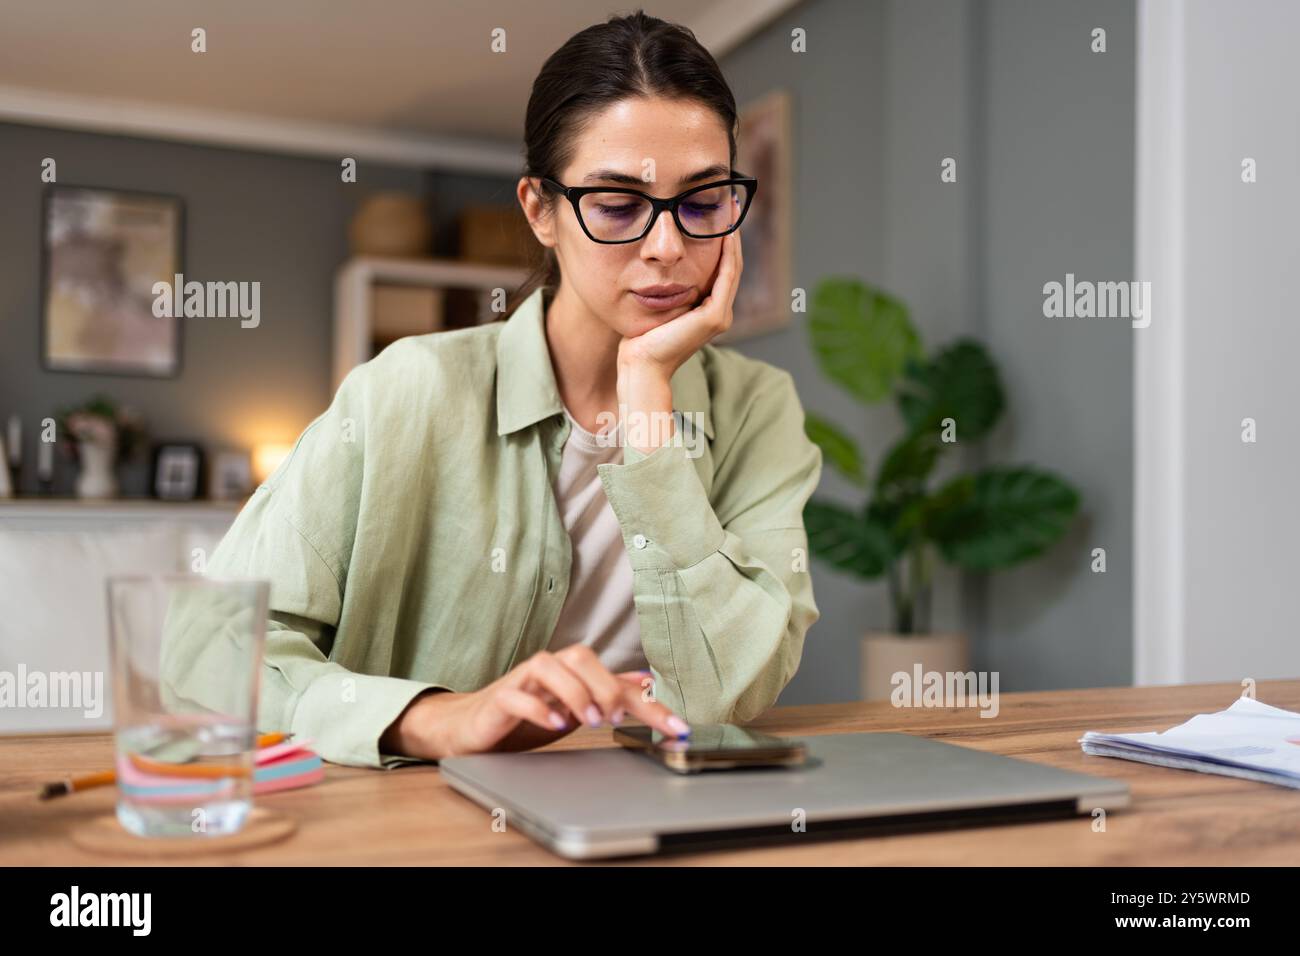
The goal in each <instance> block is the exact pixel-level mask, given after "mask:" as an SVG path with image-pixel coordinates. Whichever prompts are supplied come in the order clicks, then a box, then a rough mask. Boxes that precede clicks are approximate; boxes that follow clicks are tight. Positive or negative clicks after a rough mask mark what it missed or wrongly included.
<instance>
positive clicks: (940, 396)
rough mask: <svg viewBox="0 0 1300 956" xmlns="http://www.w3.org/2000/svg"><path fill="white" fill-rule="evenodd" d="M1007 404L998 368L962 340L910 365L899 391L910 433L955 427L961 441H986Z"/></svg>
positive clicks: (977, 347) (981, 351) (975, 346)
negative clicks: (948, 420) (950, 423)
mask: <svg viewBox="0 0 1300 956" xmlns="http://www.w3.org/2000/svg"><path fill="white" fill-rule="evenodd" d="M1003 404H1004V399H1003V394H1002V381H1001V379H1000V378H999V376H998V370H997V366H995V365H994V364H993V360H992V359H990V358H989V355H988V353H987V352H985V351H984V348H983V347H982V346H981V345H979V344H978V343H975V342H972V341H969V340H964V341H960V342H957V343H955V344H953V345H950V346H949V347H948V348H945V349H943V350H942V351H940V352H938V353H937V354H936V355H935V356H934V357H933V358H932V359H931V360H930V361H928V362H917V361H913V362H909V363H908V366H907V369H906V373H905V375H904V377H903V380H902V382H901V383H900V384H899V390H898V408H899V411H901V412H902V413H903V420H904V421H906V422H907V426H908V428H909V430H911V431H912V432H917V431H929V430H933V429H938V428H939V427H940V425H941V423H942V422H943V420H944V419H945V418H951V419H952V420H953V422H955V423H956V429H955V430H956V436H957V439H958V440H959V441H971V440H974V439H977V438H983V437H984V436H985V435H986V434H988V432H989V430H990V429H991V428H992V427H993V426H994V424H996V423H997V420H998V418H999V417H1000V416H1001V414H1002V407H1003Z"/></svg>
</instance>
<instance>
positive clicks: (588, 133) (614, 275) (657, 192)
mask: <svg viewBox="0 0 1300 956" xmlns="http://www.w3.org/2000/svg"><path fill="white" fill-rule="evenodd" d="M730 155H731V150H730V144H729V142H728V139H727V131H726V127H725V126H724V125H723V122H722V120H721V119H720V118H719V117H718V115H717V114H716V113H714V112H713V111H712V110H710V109H709V108H708V107H706V106H704V105H703V104H700V103H697V102H695V101H693V100H672V99H664V98H659V97H655V98H647V97H640V96H637V97H630V98H628V99H625V100H621V101H620V102H618V103H615V104H613V105H612V106H609V107H607V108H606V109H604V110H603V111H602V112H600V113H597V114H595V116H594V117H593V118H592V119H591V120H590V121H589V122H588V123H587V124H586V125H585V126H584V127H583V129H582V131H581V132H580V133H579V134H578V140H577V143H576V144H575V150H574V154H573V158H572V161H571V162H570V163H569V165H568V166H567V167H565V168H564V169H561V170H559V171H558V173H557V175H556V176H555V178H556V179H557V180H559V181H560V182H561V183H563V184H564V185H566V186H602V185H603V186H616V187H626V188H630V189H639V190H641V191H643V192H645V193H647V194H649V195H651V196H656V197H658V198H661V199H669V198H671V197H673V196H676V195H677V194H678V193H681V192H684V191H685V190H687V189H690V188H691V187H692V186H699V185H702V184H704V183H708V182H715V181H717V180H720V179H726V178H728V177H729V176H730V175H731V166H730ZM610 174H619V175H621V176H626V177H630V178H631V179H632V180H634V181H627V180H625V179H620V178H611V176H610ZM647 175H653V179H652V180H650V181H647ZM527 183H528V181H527V180H523V181H521V183H520V190H519V195H520V199H521V200H522V201H523V202H524V208H525V211H526V212H527V213H528V216H529V219H530V221H531V222H532V225H533V232H534V233H535V234H536V235H537V238H538V240H539V241H540V242H541V243H542V244H543V245H545V246H549V247H551V248H553V249H555V253H556V257H557V258H558V259H559V263H560V273H561V275H562V277H563V278H562V285H563V287H564V288H566V289H567V291H568V294H569V295H572V296H574V297H576V298H577V299H579V300H581V302H582V303H583V304H584V305H585V307H586V309H587V310H588V311H589V312H590V313H591V314H593V315H595V316H597V317H598V318H599V319H600V320H601V321H602V322H604V323H605V324H606V325H608V326H610V327H611V328H612V329H613V330H614V331H616V332H618V334H619V335H621V336H624V337H631V336H636V335H640V334H641V333H643V332H646V331H648V330H650V329H652V328H655V327H656V326H658V325H662V324H663V323H664V322H667V321H668V320H670V319H673V318H676V317H677V316H679V315H683V314H684V313H686V312H688V311H690V310H691V309H692V308H694V307H695V306H696V305H697V304H698V303H699V302H700V301H701V300H702V299H703V298H704V297H705V296H706V295H708V294H709V290H710V289H711V288H712V286H713V280H714V278H715V277H716V276H717V271H718V263H719V261H720V256H721V251H722V239H721V238H718V239H691V238H688V237H687V236H684V235H682V233H681V232H680V231H679V230H678V228H677V223H676V222H675V221H674V220H673V217H672V215H671V214H670V213H669V212H667V211H664V212H662V213H660V214H659V217H658V218H657V219H656V220H655V223H654V226H653V228H652V229H651V230H650V232H649V234H647V235H646V236H645V237H644V238H643V239H641V240H639V241H637V242H626V243H620V244H617V245H607V244H603V243H597V242H593V241H592V240H591V239H589V238H587V235H586V234H585V233H584V232H583V230H582V226H580V225H579V224H578V219H577V216H576V214H575V213H574V210H573V206H572V205H571V204H570V203H569V201H568V200H567V199H565V198H564V197H562V196H559V195H558V194H556V193H551V195H552V196H553V197H555V202H554V205H553V207H552V208H553V214H551V215H544V214H543V212H542V210H541V208H540V207H539V205H538V204H537V203H536V201H535V200H532V201H530V200H529V199H528V198H526V196H527V194H528V193H529V192H530V191H531V187H530V186H527ZM584 208H586V207H584ZM654 286H685V287H687V291H686V292H684V293H683V294H682V300H684V301H682V304H678V305H672V306H671V307H668V308H664V307H662V306H661V304H660V303H654V302H653V301H651V302H646V301H645V300H643V299H641V298H638V296H637V295H636V294H635V293H636V292H638V291H642V290H646V289H647V288H649V287H654Z"/></svg>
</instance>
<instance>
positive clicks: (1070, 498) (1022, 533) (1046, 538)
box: [924, 468, 1079, 571]
mask: <svg viewBox="0 0 1300 956" xmlns="http://www.w3.org/2000/svg"><path fill="white" fill-rule="evenodd" d="M935 497H936V499H937V500H939V501H942V502H943V503H944V507H941V508H933V509H932V511H931V513H930V514H928V515H927V516H926V517H925V519H924V523H925V526H926V534H927V537H929V538H930V539H931V540H933V541H934V542H935V544H937V545H938V547H939V550H940V551H941V552H942V553H943V556H944V557H945V558H946V559H947V560H949V561H951V562H952V563H953V564H956V565H958V566H960V567H963V568H968V569H970V570H973V571H986V570H991V569H994V568H1005V567H1008V566H1009V565H1013V564H1018V563H1019V562H1021V561H1024V560H1026V559H1028V558H1032V557H1034V556H1035V555H1038V554H1041V553H1042V552H1043V551H1045V550H1046V549H1047V548H1048V547H1049V546H1050V545H1052V544H1054V543H1055V542H1056V541H1057V540H1058V539H1059V538H1060V537H1061V536H1062V535H1063V534H1064V533H1065V531H1066V529H1067V528H1068V527H1069V523H1070V520H1071V519H1072V518H1073V517H1074V514H1075V512H1076V511H1077V510H1078V507H1079V493H1078V492H1077V491H1075V490H1074V488H1072V487H1071V486H1070V485H1068V484H1066V483H1065V482H1064V481H1062V480H1061V479H1060V478H1058V477H1056V476H1055V475H1053V474H1050V473H1049V472H1045V471H1038V470H1036V469H1033V468H989V469H986V470H984V471H981V472H977V473H976V474H974V475H963V476H962V477H960V478H956V479H954V480H953V481H951V482H949V483H948V484H947V485H945V486H944V487H943V488H941V489H940V490H939V492H938V494H937V495H936V496H935Z"/></svg>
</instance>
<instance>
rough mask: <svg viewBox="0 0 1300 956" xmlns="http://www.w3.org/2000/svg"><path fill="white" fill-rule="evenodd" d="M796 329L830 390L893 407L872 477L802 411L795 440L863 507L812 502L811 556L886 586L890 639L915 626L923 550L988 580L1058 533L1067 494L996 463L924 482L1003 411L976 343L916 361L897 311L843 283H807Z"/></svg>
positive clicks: (879, 294)
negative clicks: (804, 323) (894, 419)
mask: <svg viewBox="0 0 1300 956" xmlns="http://www.w3.org/2000/svg"><path fill="white" fill-rule="evenodd" d="M809 329H810V331H811V335H812V345H813V350H814V352H815V353H816V356H817V361H818V363H819V364H820V366H821V369H822V371H823V373H824V374H825V375H826V376H827V377H828V378H829V379H830V380H831V381H832V382H834V383H836V384H837V385H839V386H841V387H843V388H844V389H846V390H847V391H848V392H849V394H851V395H852V396H853V397H854V398H856V399H857V400H858V401H860V402H862V403H863V404H867V405H872V404H876V403H879V402H883V401H885V400H886V399H890V398H892V399H893V401H894V403H895V405H896V406H897V408H898V414H899V418H900V419H901V433H900V435H899V437H898V439H897V440H896V441H895V442H894V443H893V445H892V446H891V447H889V448H888V449H887V450H886V451H885V452H884V454H883V456H882V457H881V458H880V459H879V463H878V464H876V465H875V466H874V467H869V466H868V463H867V460H866V457H865V456H864V455H863V453H862V452H861V450H860V449H859V447H858V445H857V443H856V442H854V440H853V439H852V438H851V437H849V436H848V435H847V434H846V433H845V432H844V431H843V430H841V429H840V428H839V427H837V426H836V425H834V424H832V423H831V422H830V421H827V420H826V419H824V418H822V417H821V416H819V415H816V414H814V413H811V412H810V413H809V414H808V416H807V424H806V428H807V432H808V437H809V438H811V439H812V440H813V441H814V442H815V443H816V444H817V445H818V446H819V447H820V448H821V449H822V453H823V457H824V458H825V460H826V462H827V463H828V464H829V465H830V466H832V467H833V468H835V469H836V470H837V471H838V472H839V473H840V474H842V475H843V476H844V477H845V478H847V479H848V480H849V481H851V482H853V483H854V484H855V485H857V486H858V487H860V488H861V489H862V490H863V491H864V492H865V498H866V500H865V502H864V503H863V505H862V506H861V507H858V508H850V507H844V506H842V505H840V504H835V503H832V502H830V501H825V500H822V499H819V498H814V499H812V500H811V501H809V502H808V505H807V507H806V509H805V511H804V523H805V527H806V528H807V531H808V542H809V547H810V549H811V551H812V553H813V555H814V557H817V558H819V559H821V560H823V561H825V562H828V563H829V564H831V565H833V566H835V567H837V568H840V569H841V570H843V571H847V572H849V573H850V574H853V575H856V576H858V577H860V578H864V579H875V578H882V577H883V578H886V579H887V580H888V582H889V594H890V602H891V605H892V611H893V617H894V621H893V628H894V632H895V634H898V635H914V634H918V633H923V632H925V631H926V629H927V628H928V620H927V617H928V606H929V595H930V588H931V581H932V576H931V568H932V562H933V559H934V557H935V555H936V554H937V555H938V556H941V557H942V558H943V559H944V560H945V561H947V562H949V563H950V564H953V565H955V566H957V567H959V568H963V569H965V570H968V571H992V570H995V569H998V568H1005V567H1009V566H1011V565H1014V564H1017V563H1019V562H1022V561H1026V560H1028V559H1030V558H1033V557H1034V556H1036V555H1039V554H1041V553H1042V552H1043V551H1045V550H1046V549H1047V548H1049V547H1050V546H1051V545H1052V544H1053V543H1055V542H1056V541H1057V540H1058V539H1059V538H1060V537H1061V536H1062V535H1063V534H1064V533H1065V531H1066V530H1067V528H1068V527H1069V525H1070V522H1071V520H1072V519H1073V517H1074V515H1075V512H1076V511H1077V510H1078V507H1079V494H1078V492H1077V491H1076V490H1075V489H1074V488H1073V487H1071V486H1070V485H1069V484H1068V483H1067V482H1066V481H1064V480H1063V479H1062V478H1060V477H1058V476H1056V475H1054V474H1052V473H1051V472H1048V471H1044V470H1042V469H1039V468H1033V467H1029V466H1027V465H1009V466H1002V465H996V466H992V467H986V468H980V469H978V470H976V471H973V472H970V473H965V474H958V475H956V476H955V477H950V478H947V479H946V480H944V481H937V480H936V479H935V477H934V472H935V469H936V466H937V465H938V464H939V461H940V459H941V458H942V457H943V456H944V455H945V453H947V452H949V451H952V450H955V449H958V448H968V447H970V446H971V445H972V444H973V443H975V442H978V441H979V440H980V439H982V438H984V437H985V436H986V435H988V433H989V432H990V431H991V430H992V428H993V426H994V425H996V424H997V422H998V419H999V418H1000V417H1001V415H1002V410H1003V405H1004V401H1005V399H1004V394H1003V389H1002V382H1001V380H1000V378H999V375H998V370H997V367H996V366H995V365H994V364H993V361H992V359H991V358H990V357H989V355H988V353H987V352H986V351H985V350H984V348H983V347H982V346H981V345H980V344H979V343H977V342H974V341H971V340H968V339H963V340H959V341H956V342H953V343H952V344H950V345H947V346H944V347H941V348H938V349H936V350H933V351H929V352H927V351H926V350H925V349H924V348H923V346H922V343H921V337H920V336H919V335H918V334H917V330H916V328H915V327H914V326H913V325H912V322H911V319H910V318H909V316H908V310H907V307H906V306H905V305H904V304H903V303H902V302H900V301H899V300H898V299H896V298H894V297H892V296H890V295H888V294H887V293H885V292H883V291H882V290H880V289H876V288H872V287H871V286H869V285H866V284H864V283H862V282H860V281H858V280H856V279H849V278H836V277H832V278H828V279H826V280H824V281H823V282H822V283H821V284H820V285H819V286H818V287H817V289H816V290H815V292H814V295H813V301H812V306H811V310H810V315H809Z"/></svg>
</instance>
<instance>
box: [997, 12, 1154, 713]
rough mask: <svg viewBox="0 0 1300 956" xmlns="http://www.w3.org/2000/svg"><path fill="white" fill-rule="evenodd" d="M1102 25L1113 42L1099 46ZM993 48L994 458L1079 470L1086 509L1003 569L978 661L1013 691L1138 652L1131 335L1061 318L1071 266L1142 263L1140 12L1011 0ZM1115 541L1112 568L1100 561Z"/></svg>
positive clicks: (1115, 268) (1128, 663)
mask: <svg viewBox="0 0 1300 956" xmlns="http://www.w3.org/2000/svg"><path fill="white" fill-rule="evenodd" d="M1094 27H1103V28H1105V29H1106V32H1107V40H1108V42H1107V47H1108V51H1107V52H1106V53H1092V52H1090V48H1089V47H1090V33H1091V30H1092V29H1093V28H1094ZM979 28H980V31H981V32H980V36H979V37H978V38H977V43H978V44H979V46H980V47H981V48H982V52H981V61H982V62H983V64H984V80H983V83H984V90H985V92H984V98H983V111H982V116H981V119H980V122H979V124H978V128H979V131H980V132H979V136H980V138H981V143H980V146H979V152H980V155H981V156H982V162H981V166H982V170H981V183H982V188H983V193H984V195H983V199H982V215H981V218H982V226H981V229H980V239H979V244H978V245H979V249H978V254H979V255H980V257H981V258H980V263H979V269H980V273H981V275H982V277H983V278H982V284H983V302H982V305H983V307H982V309H981V310H980V328H979V332H980V335H981V337H982V338H983V339H984V341H986V342H987V343H988V345H989V347H990V348H991V350H992V352H993V354H994V355H995V356H996V357H997V358H998V359H999V361H1000V362H1001V365H1002V370H1003V374H1004V377H1005V381H1006V386H1007V389H1008V392H1009V396H1010V415H1009V416H1008V417H1007V420H1006V421H1005V422H1004V424H1003V425H1002V426H1001V427H1000V429H999V430H998V432H997V434H995V435H994V436H993V437H992V440H991V441H990V442H989V445H988V453H989V457H990V459H992V460H995V461H1001V462H1016V461H1028V462H1032V463H1035V464H1038V465H1042V466H1045V467H1048V468H1052V469H1054V470H1057V471H1059V472H1061V473H1062V474H1064V475H1066V476H1068V477H1069V478H1070V479H1071V480H1072V481H1073V482H1074V483H1075V484H1076V485H1077V486H1078V487H1079V488H1080V490H1081V492H1082V495H1083V519H1082V520H1081V521H1079V522H1078V523H1076V525H1075V527H1074V529H1073V531H1072V533H1070V534H1069V535H1068V536H1067V538H1066V539H1065V540H1064V541H1063V542H1062V543H1061V544H1060V545H1059V546H1058V547H1057V548H1056V549H1054V550H1053V551H1051V552H1050V553H1049V554H1048V555H1046V556H1045V557H1044V558H1043V559H1041V560H1039V561H1036V562H1032V563H1030V564H1026V565H1024V566H1022V567H1020V568H1016V569H1013V570H1010V571H1007V572H1004V573H1001V574H998V575H994V576H993V577H991V578H990V579H989V581H988V585H987V592H986V603H985V606H984V612H985V613H984V620H983V622H982V627H981V632H982V633H981V636H982V640H981V650H982V655H981V656H980V657H978V658H977V664H978V665H980V666H983V667H987V668H992V669H997V670H999V671H1001V673H1002V687H1003V688H1006V689H1017V690H1019V689H1034V688H1047V687H1093V686H1107V685H1116V684H1126V683H1130V682H1131V680H1132V671H1133V666H1132V664H1133V662H1132V646H1133V637H1132V633H1133V625H1132V606H1133V437H1132V436H1133V427H1132V420H1133V336H1134V334H1136V333H1135V330H1134V329H1133V328H1132V326H1131V324H1130V323H1129V322H1128V321H1125V320H1123V319H1114V318H1111V319H1047V318H1044V317H1043V311H1042V310H1043V291H1042V290H1043V285H1044V283H1046V282H1050V281H1053V280H1056V281H1061V282H1063V281H1065V275H1066V273H1067V272H1072V273H1074V274H1075V276H1076V277H1078V278H1080V279H1090V280H1093V281H1105V280H1112V281H1128V280H1130V279H1133V278H1135V277H1134V275H1133V251H1134V240H1133V225H1134V196H1133V183H1134V163H1135V152H1134V150H1135V139H1134V107H1135V102H1136V100H1135V97H1136V85H1135V83H1136V74H1135V43H1134V28H1135V13H1134V7H1133V5H1132V4H1131V3H1129V2H1126V0H1098V2H1094V3H1089V4H1075V3H1069V2H1066V0H1051V2H1044V0H996V2H993V3H991V4H988V6H987V7H986V15H985V16H984V17H983V18H982V22H981V23H980V25H979ZM1097 547H1101V548H1105V549H1106V567H1107V570H1106V573H1104V574H1097V573H1093V572H1092V571H1091V570H1090V563H1091V551H1092V549H1093V548H1097Z"/></svg>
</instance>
